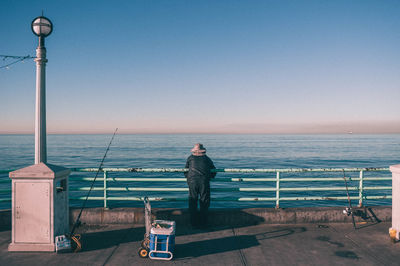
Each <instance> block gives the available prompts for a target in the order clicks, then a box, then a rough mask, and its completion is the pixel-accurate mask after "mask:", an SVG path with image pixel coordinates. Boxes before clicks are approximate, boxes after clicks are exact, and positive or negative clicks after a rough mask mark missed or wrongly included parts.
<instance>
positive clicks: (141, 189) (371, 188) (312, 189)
mask: <svg viewBox="0 0 400 266" xmlns="http://www.w3.org/2000/svg"><path fill="white" fill-rule="evenodd" d="M347 189H348V190H350V191H352V190H356V191H358V187H348V188H347ZM391 189H392V187H391V186H380V187H364V190H391ZM88 190H90V187H80V188H74V189H70V191H88ZM92 190H93V191H103V190H104V188H102V187H94V188H92ZM188 190H189V189H188V188H157V187H109V188H107V191H188ZM345 190H346V187H300V188H280V191H345ZM211 191H226V192H229V191H231V192H234V191H248V192H251V191H276V188H274V187H272V188H271V187H260V188H254V187H249V188H212V189H211ZM0 192H11V190H4V191H2V190H0Z"/></svg>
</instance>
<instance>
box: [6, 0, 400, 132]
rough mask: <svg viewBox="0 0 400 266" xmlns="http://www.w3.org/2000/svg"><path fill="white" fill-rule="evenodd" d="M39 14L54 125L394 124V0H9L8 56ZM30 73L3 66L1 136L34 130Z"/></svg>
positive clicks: (17, 50) (398, 74)
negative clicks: (49, 26) (46, 29)
mask: <svg viewBox="0 0 400 266" xmlns="http://www.w3.org/2000/svg"><path fill="white" fill-rule="evenodd" d="M42 10H43V11H44V15H45V16H47V17H48V18H50V19H51V20H52V22H53V24H54V31H53V33H52V34H51V35H50V36H49V37H48V38H46V48H47V58H48V63H47V72H46V74H47V79H46V84H47V88H46V93H47V131H48V132H49V133H112V132H113V130H114V129H115V128H116V127H118V128H119V131H120V132H121V133H345V132H348V131H352V132H354V133H400V108H399V104H398V101H399V100H400V16H399V14H400V1H386V0H384V1H378V0H376V1H368V0H362V1H361V0H359V1H350V0H349V1H340V0H336V1H328V0H325V1H323V0H317V1H312V0H304V1H285V0H283V1H244V0H243V1H235V0H233V1H184V0H180V1H175V0H170V1H162V0H159V1H145V0H143V1H76V0H69V1H28V0H26V1H18V0H15V1H13V0H2V1H0V36H1V42H0V54H3V55H28V54H29V55H31V56H34V55H35V49H36V47H37V37H36V36H34V35H33V33H32V31H31V28H30V24H31V22H32V20H33V19H34V18H35V17H36V16H39V15H41V12H42ZM10 62H12V60H10V59H7V60H4V61H1V60H0V66H2V65H5V64H7V63H10ZM35 71H36V68H35V62H34V61H33V59H30V60H26V61H25V62H24V63H17V64H14V65H12V66H10V68H9V69H0V133H32V132H33V131H34V110H35V78H36V76H35V75H36V72H35Z"/></svg>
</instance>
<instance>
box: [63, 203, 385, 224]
mask: <svg viewBox="0 0 400 266" xmlns="http://www.w3.org/2000/svg"><path fill="white" fill-rule="evenodd" d="M343 209H344V208H342V207H311V208H287V209H272V208H251V209H211V210H210V215H209V223H210V224H211V225H229V226H248V225H255V224H261V223H266V224H301V223H350V222H351V221H352V220H351V216H347V215H345V214H343ZM355 210H356V211H357V212H358V215H357V216H356V217H355V220H356V222H363V221H372V219H374V217H373V216H375V217H377V218H378V219H379V220H380V221H383V222H390V221H391V219H392V208H391V206H376V207H368V208H357V209H355ZM79 211H80V209H71V210H70V224H71V225H72V224H73V223H74V222H75V220H76V218H77V216H78V214H79ZM152 219H161V220H173V221H176V223H177V224H178V225H183V224H188V223H189V213H188V211H187V209H163V208H160V209H152ZM81 222H82V223H86V224H139V225H144V210H143V208H115V209H109V210H106V209H103V208H90V209H85V210H84V211H83V213H82V216H81Z"/></svg>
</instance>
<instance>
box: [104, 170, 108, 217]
mask: <svg viewBox="0 0 400 266" xmlns="http://www.w3.org/2000/svg"><path fill="white" fill-rule="evenodd" d="M103 184H104V186H103V188H104V209H108V207H107V171H104V182H103Z"/></svg>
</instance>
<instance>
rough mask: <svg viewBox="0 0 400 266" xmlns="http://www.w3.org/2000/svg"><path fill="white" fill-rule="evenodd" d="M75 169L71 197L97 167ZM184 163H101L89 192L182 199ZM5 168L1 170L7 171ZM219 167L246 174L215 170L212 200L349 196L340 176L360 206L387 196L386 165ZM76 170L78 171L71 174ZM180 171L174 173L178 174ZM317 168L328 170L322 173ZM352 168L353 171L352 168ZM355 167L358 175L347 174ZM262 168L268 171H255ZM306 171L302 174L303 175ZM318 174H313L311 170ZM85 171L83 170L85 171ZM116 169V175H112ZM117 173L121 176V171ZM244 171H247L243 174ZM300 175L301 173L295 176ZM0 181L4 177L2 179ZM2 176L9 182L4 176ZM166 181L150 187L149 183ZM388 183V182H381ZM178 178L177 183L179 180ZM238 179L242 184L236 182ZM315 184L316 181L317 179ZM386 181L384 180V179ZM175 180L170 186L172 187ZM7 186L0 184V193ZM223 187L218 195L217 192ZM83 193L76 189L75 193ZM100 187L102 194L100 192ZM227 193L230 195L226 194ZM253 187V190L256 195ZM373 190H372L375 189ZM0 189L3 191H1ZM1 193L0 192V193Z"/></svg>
mask: <svg viewBox="0 0 400 266" xmlns="http://www.w3.org/2000/svg"><path fill="white" fill-rule="evenodd" d="M71 170H72V172H73V173H74V174H72V175H71V176H70V178H69V180H70V186H69V187H70V188H69V191H70V200H84V199H85V198H86V193H87V191H88V190H89V189H90V186H81V184H83V183H84V182H92V181H93V180H94V178H93V177H87V176H86V177H85V176H79V173H84V172H86V173H88V172H97V170H98V169H97V168H72V169H71ZM185 171H187V169H184V168H103V169H101V172H103V176H102V177H101V176H100V177H98V178H97V179H96V185H95V187H94V188H93V192H94V193H97V195H95V196H93V193H92V194H91V195H92V196H90V197H89V198H88V200H91V201H103V207H104V208H107V207H108V205H109V202H110V201H114V202H115V201H142V200H143V197H144V196H141V195H140V193H151V192H154V193H157V194H158V193H163V194H175V195H179V197H176V196H175V197H171V196H153V197H151V196H150V197H149V200H151V201H186V200H187V191H188V188H187V185H186V184H182V183H180V182H186V178H185V177H184V176H183V173H184V172H185ZM7 172H8V171H7V170H3V171H0V173H7ZM215 172H217V173H229V175H237V174H243V175H245V177H224V176H223V174H218V175H217V178H215V180H214V181H213V182H218V183H219V182H224V183H226V182H231V183H233V184H231V185H224V186H217V187H214V186H213V185H211V187H212V188H211V191H212V192H217V193H212V195H215V194H216V195H217V197H213V198H212V201H241V202H246V201H247V202H250V201H253V202H273V203H274V205H275V207H276V208H279V207H280V203H281V202H282V201H310V200H312V201H324V200H338V201H343V200H344V201H347V200H348V197H347V191H346V186H345V182H344V178H346V181H347V182H348V183H349V186H348V188H347V189H348V192H349V194H350V200H352V201H354V200H356V201H358V205H359V206H363V204H364V201H365V200H380V199H391V198H392V196H391V189H392V187H391V183H390V185H387V184H388V183H389V181H391V180H392V178H391V176H390V175H387V176H382V173H385V172H387V173H390V172H389V168H344V169H342V168H329V169H321V168H320V169H215ZM377 172H379V174H380V175H381V176H365V174H366V173H377ZM75 173H78V175H77V174H75ZM167 173H175V174H173V177H165V176H163V175H165V174H167ZM178 173H180V174H179V175H180V176H178V177H176V175H177V174H178ZM321 173H324V175H327V176H321ZM350 173H351V174H350ZM354 173H356V175H357V177H350V176H352V175H354ZM145 174H153V175H154V174H161V176H157V177H154V176H151V177H146V176H143V175H145ZM260 174H263V175H267V177H265V176H259V175H260ZM305 174H306V175H309V176H307V177H302V176H303V175H305ZM316 174H318V175H317V176H315V175H316ZM86 175H87V174H86ZM115 175H116V176H115ZM119 175H120V176H119ZM246 175H250V176H248V177H246ZM299 176H301V177H299ZM0 182H5V181H4V180H0ZM6 182H10V180H9V179H8V180H7V181H6ZM165 182H167V183H168V184H169V186H168V187H166V186H161V185H160V186H158V187H153V186H150V185H153V184H166V183H165ZM384 183H386V184H384ZM178 184H181V185H180V186H177V185H178ZM238 184H239V185H241V186H238ZM315 184H317V185H315ZM382 184H384V185H382ZM171 185H174V187H170V186H171ZM1 192H3V193H5V192H9V193H10V192H11V191H10V190H0V193H1ZM83 192H85V193H84V194H85V195H83ZM219 192H221V193H224V195H223V196H219V197H218V193H219ZM79 193H80V194H81V195H77V194H79ZM99 193H100V195H99ZM226 193H229V196H227V195H226ZM237 193H239V194H246V193H250V194H251V195H249V196H235V194H237ZM254 193H257V195H256V196H255V195H254ZM373 193H375V194H373ZM0 195H1V194H0ZM0 197H1V196H0ZM4 201H10V197H8V198H0V202H4Z"/></svg>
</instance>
